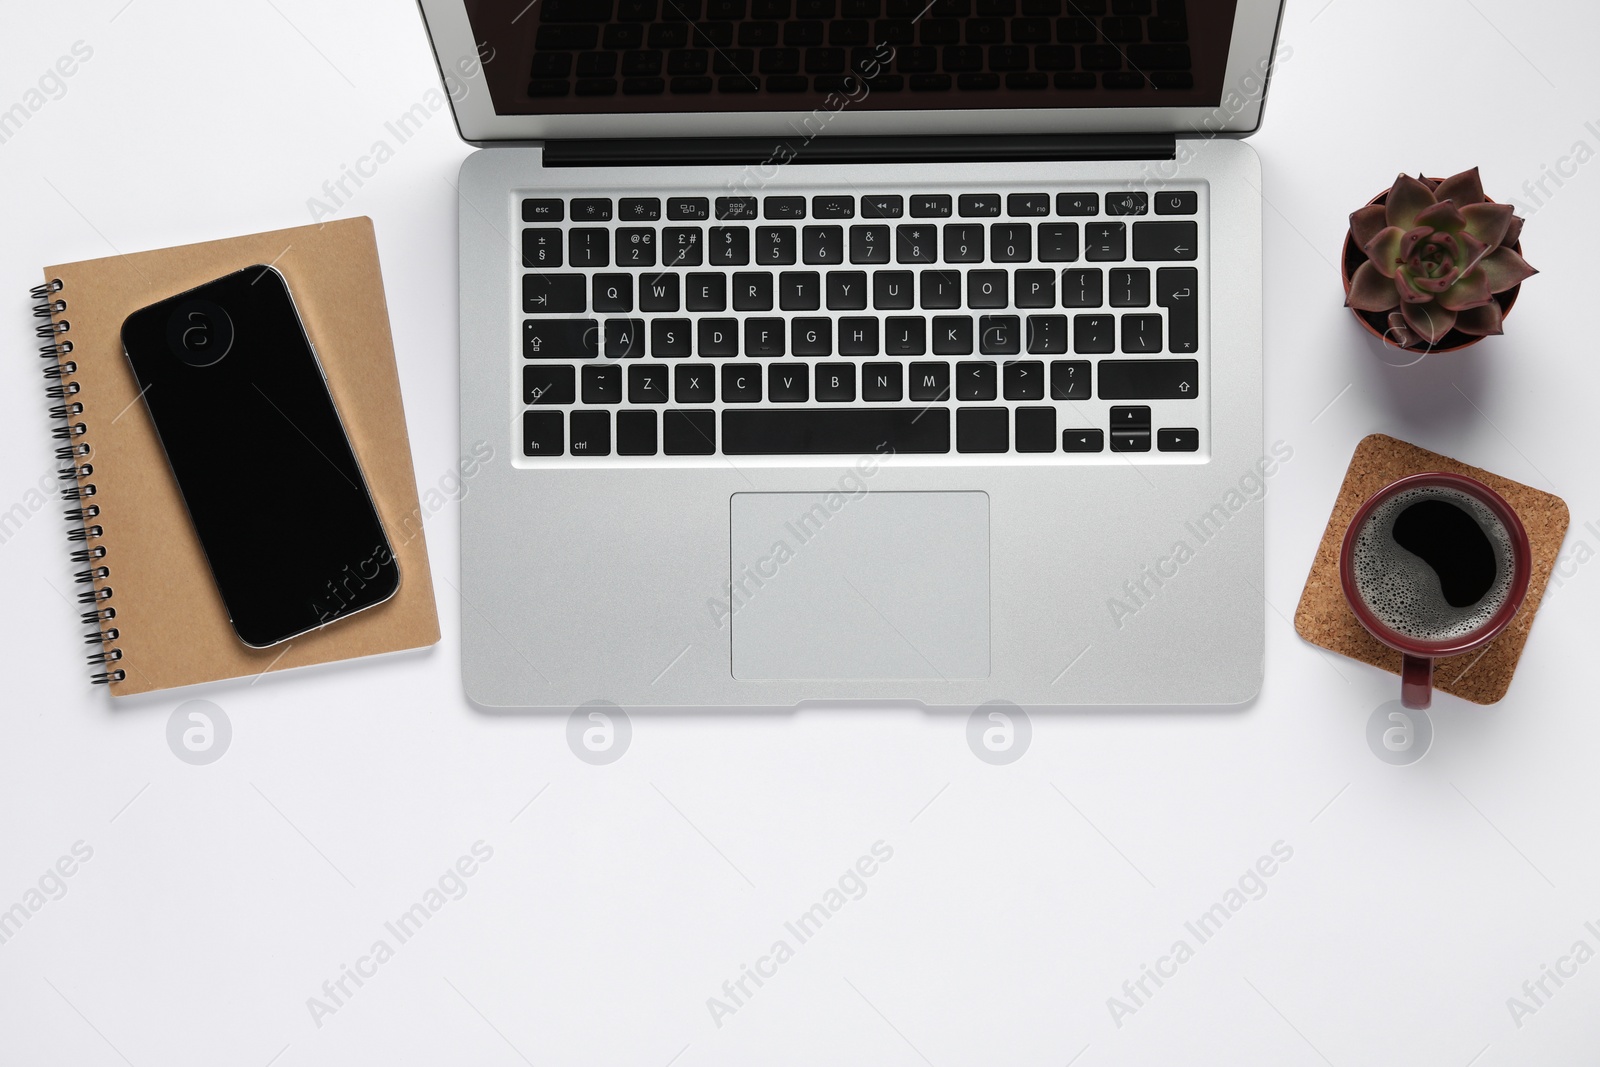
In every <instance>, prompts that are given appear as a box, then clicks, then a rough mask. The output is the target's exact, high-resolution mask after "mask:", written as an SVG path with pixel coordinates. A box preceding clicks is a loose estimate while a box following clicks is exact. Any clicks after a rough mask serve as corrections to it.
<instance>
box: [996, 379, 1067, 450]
mask: <svg viewBox="0 0 1600 1067" xmlns="http://www.w3.org/2000/svg"><path fill="white" fill-rule="evenodd" d="M1002 376H1003V378H1004V387H1005V396H1006V399H1007V400H1043V399H1044V364H1043V363H1040V362H1038V361H1036V360H1031V359H1022V360H1012V361H1011V362H1009V363H1007V364H1006V365H1005V369H1004V371H1003V372H1002ZM1049 436H1050V440H1051V443H1052V444H1054V442H1055V437H1056V430H1055V424H1054V423H1051V424H1050V435H1049Z"/></svg>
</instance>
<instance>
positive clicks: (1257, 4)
mask: <svg viewBox="0 0 1600 1067" xmlns="http://www.w3.org/2000/svg"><path fill="white" fill-rule="evenodd" d="M421 6H422V10H423V14H424V18H425V21H426V24H427V28H428V32H429V34H430V36H431V37H432V40H433V45H434V49H435V53H436V55H437V58H438V61H439V66H440V69H441V72H442V74H443V75H444V80H445V85H446V87H447V89H448V90H449V96H450V98H451V101H452V104H453V107H454V110H455V116H456V120H457V122H458V125H459V127H460V130H461V133H462V136H463V137H465V138H466V139H467V140H468V141H470V142H472V143H474V144H475V145H478V146H480V147H481V148H482V149H483V150H482V151H479V152H475V153H474V154H473V155H472V156H471V157H469V158H468V159H467V161H466V163H465V164H464V165H463V167H462V169H461V175H460V183H459V189H460V203H459V216H460V256H461V262H460V274H461V303H460V314H461V449H462V456H463V459H464V466H463V470H464V471H466V472H468V473H469V474H470V477H469V479H468V482H467V485H468V489H467V494H466V497H465V499H464V500H463V502H462V518H461V538H462V545H461V553H462V566H461V586H460V593H461V627H462V676H463V679H464V682H465V685H466V690H467V693H468V695H469V696H470V697H471V698H472V699H473V700H474V701H476V702H477V703H479V704H480V705H484V706H487V707H497V708H498V707H507V708H510V707H545V708H565V709H570V708H574V707H577V706H579V705H582V704H585V703H588V702H591V701H604V702H610V703H613V704H616V705H619V706H622V707H626V708H643V707H723V706H738V707H751V706H766V707H791V706H794V705H797V704H801V703H805V702H810V701H853V702H863V701H865V702H878V701H911V702H918V703H921V704H924V705H928V706H935V707H938V706H965V707H973V706H976V705H979V704H983V703H986V702H988V701H995V700H999V701H1010V702H1013V703H1015V704H1018V705H1024V706H1036V705H1047V706H1049V705H1071V704H1100V705H1106V704H1166V703H1215V704H1227V703H1238V702H1242V701H1246V700H1248V699H1250V698H1251V697H1252V696H1253V695H1254V694H1255V693H1256V691H1257V689H1258V688H1259V685H1260V682H1261V676H1262V655H1263V645H1264V637H1263V628H1264V619H1265V608H1264V605H1263V591H1264V583H1263V529H1264V527H1263V511H1264V507H1263V504H1262V503H1261V497H1262V495H1263V494H1264V492H1265V484H1266V482H1265V479H1266V478H1267V477H1269V476H1270V475H1271V473H1272V472H1273V471H1274V470H1275V469H1276V467H1277V465H1278V464H1279V463H1281V462H1282V460H1283V459H1284V458H1286V457H1285V456H1284V455H1282V454H1279V453H1275V452H1274V451H1273V450H1271V449H1268V448H1267V447H1266V446H1265V445H1264V443H1263V440H1262V397H1261V383H1262V354H1261V283H1262V269H1261V268H1262V264H1261V201H1260V194H1259V192H1258V190H1259V188H1260V185H1261V180H1260V179H1261V172H1260V167H1259V164H1258V161H1257V159H1256V156H1255V154H1254V152H1253V151H1251V150H1250V149H1249V148H1248V147H1247V146H1245V145H1244V144H1243V142H1242V141H1241V140H1239V138H1240V137H1241V136H1243V135H1245V134H1248V133H1250V132H1251V131H1252V130H1254V129H1255V128H1256V127H1257V125H1258V123H1259V121H1260V115H1261V110H1262V105H1263V101H1264V97H1265V92H1266V85H1267V80H1268V75H1269V74H1270V72H1271V69H1272V66H1273V62H1274V59H1275V57H1276V55H1277V53H1276V51H1275V50H1276V49H1277V47H1278V46H1277V43H1276V34H1277V26H1278V20H1279V16H1280V12H1281V0H931V2H929V0H533V2H529V0H505V2H499V0H465V2H463V0H421ZM1281 451H1282V450H1281V449H1280V452H1281Z"/></svg>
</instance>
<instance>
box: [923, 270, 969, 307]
mask: <svg viewBox="0 0 1600 1067" xmlns="http://www.w3.org/2000/svg"><path fill="white" fill-rule="evenodd" d="M921 285H922V306H923V308H924V309H926V310H929V311H942V310H947V309H950V308H958V307H960V306H961V275H959V274H957V273H956V272H955V271H945V270H925V271H923V272H922V275H921Z"/></svg>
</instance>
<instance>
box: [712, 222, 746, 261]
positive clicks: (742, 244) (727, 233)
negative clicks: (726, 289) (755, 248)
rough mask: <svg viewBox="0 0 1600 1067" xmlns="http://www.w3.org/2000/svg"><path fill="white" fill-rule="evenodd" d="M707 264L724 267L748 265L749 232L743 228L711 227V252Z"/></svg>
mask: <svg viewBox="0 0 1600 1067" xmlns="http://www.w3.org/2000/svg"><path fill="white" fill-rule="evenodd" d="M707 262H709V263H712V264H715V265H717V266H725V267H742V266H744V265H745V264H746V263H749V262H750V231H749V230H748V229H746V228H745V227H743V226H713V227H711V250H710V254H709V256H708V257H707Z"/></svg>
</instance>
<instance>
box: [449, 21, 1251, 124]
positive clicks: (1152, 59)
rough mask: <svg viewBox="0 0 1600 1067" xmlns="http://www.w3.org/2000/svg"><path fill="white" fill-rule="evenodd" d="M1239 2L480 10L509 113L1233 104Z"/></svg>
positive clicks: (498, 107)
mask: <svg viewBox="0 0 1600 1067" xmlns="http://www.w3.org/2000/svg"><path fill="white" fill-rule="evenodd" d="M1235 6H1236V0H531V2H530V0H467V2H466V10H467V16H468V19H469V21H470V24H471V29H472V33H473V37H474V39H475V41H476V42H478V45H479V54H480V55H481V56H483V57H484V63H483V75H484V78H485V79H486V81H487V84H488V87H489V95H490V98H491V100H492V102H493V105H494V110H495V112H496V113H497V114H499V115H506V116H518V115H521V116H532V115H569V116H583V115H613V114H627V115H639V114H677V113H685V112H700V113H707V112H710V113H716V112H724V113H750V112H808V111H819V112H829V111H832V112H838V111H842V110H846V109H849V110H862V111H902V112H903V111H949V110H983V109H1004V110H1013V109H1029V108H1173V107H1215V106H1217V105H1218V104H1219V103H1220V102H1221V100H1222V95H1223V82H1224V74H1225V72H1226V70H1227V66H1228V47H1229V42H1230V40H1231V39H1232V34H1233V22H1234V16H1235Z"/></svg>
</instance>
